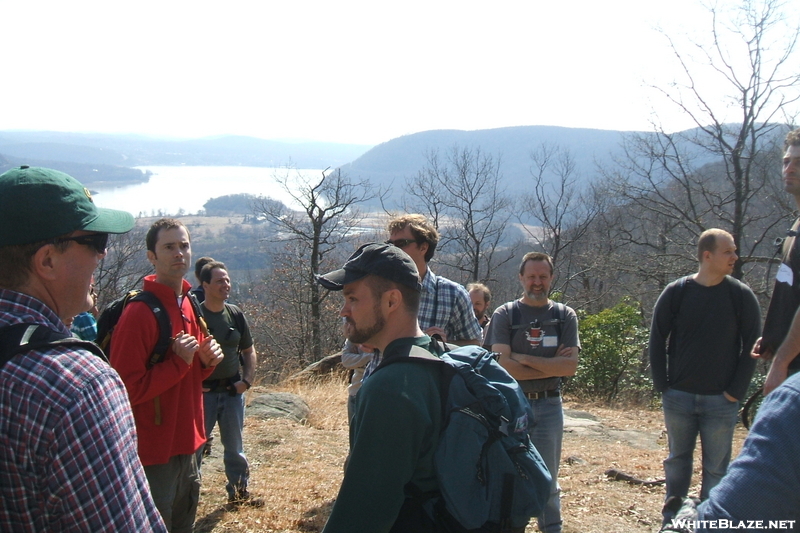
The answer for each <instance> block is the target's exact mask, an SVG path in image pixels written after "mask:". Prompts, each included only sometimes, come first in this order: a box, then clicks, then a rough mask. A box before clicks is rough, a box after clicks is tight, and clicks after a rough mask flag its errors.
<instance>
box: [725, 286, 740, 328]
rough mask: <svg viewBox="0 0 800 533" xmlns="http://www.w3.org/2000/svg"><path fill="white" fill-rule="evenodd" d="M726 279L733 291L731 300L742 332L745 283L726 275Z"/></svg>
mask: <svg viewBox="0 0 800 533" xmlns="http://www.w3.org/2000/svg"><path fill="white" fill-rule="evenodd" d="M726 278H730V279H726V281H727V282H728V288H729V289H730V293H731V300H733V311H734V313H736V325H737V327H738V329H739V331H740V332H741V330H742V312H743V310H744V287H743V285H744V283H742V282H741V281H740V280H738V279H736V278H734V277H731V276H726Z"/></svg>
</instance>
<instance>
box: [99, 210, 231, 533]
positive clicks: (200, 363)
mask: <svg viewBox="0 0 800 533" xmlns="http://www.w3.org/2000/svg"><path fill="white" fill-rule="evenodd" d="M146 244H147V259H148V260H149V261H150V263H151V264H152V265H153V266H154V267H155V271H156V273H155V274H154V275H150V276H146V277H145V278H144V290H145V291H149V292H151V293H152V294H154V295H155V296H156V297H157V298H158V299H159V301H160V302H161V305H162V306H163V309H164V310H165V311H166V312H167V314H168V316H169V320H170V323H171V327H172V331H171V337H172V338H173V340H172V343H171V345H170V348H169V350H167V353H166V354H165V356H164V359H163V360H161V361H160V362H156V363H155V364H153V363H151V356H152V354H153V350H154V349H155V346H156V343H157V342H158V339H159V333H160V332H159V324H158V321H157V320H156V317H155V315H154V313H153V311H152V310H151V309H150V307H149V306H148V305H147V304H146V303H145V302H140V301H132V302H130V303H129V304H128V305H127V306H125V309H124V310H123V312H122V316H121V317H120V319H119V322H118V323H117V327H116V329H115V331H114V335H113V337H112V338H111V364H112V366H114V368H116V369H117V372H119V375H120V377H121V378H122V381H123V382H125V386H126V388H127V389H128V395H129V396H130V399H131V404H132V405H133V415H134V417H135V419H136V428H137V429H138V431H139V457H141V459H142V464H144V469H145V473H146V474H147V480H148V481H149V482H150V488H151V490H152V492H153V499H154V500H155V502H156V506H157V507H158V510H159V511H160V512H161V516H162V517H163V518H164V522H166V524H167V527H168V528H169V529H170V531H172V532H175V533H178V532H185V533H189V532H191V531H192V530H193V529H194V520H195V515H196V513H197V503H198V500H199V497H200V478H199V474H198V470H197V460H196V457H195V453H196V452H197V450H198V448H200V447H201V446H203V445H204V444H205V441H206V434H205V429H204V428H205V420H204V417H203V392H202V383H203V380H204V379H206V378H208V376H210V375H211V373H212V372H213V371H214V368H213V367H214V366H216V365H218V364H219V363H220V362H222V360H223V354H222V349H221V348H220V346H219V344H217V342H216V340H214V338H213V337H211V336H209V335H208V334H207V332H205V331H203V327H204V326H203V322H202V317H201V316H198V315H197V313H196V312H195V309H194V304H193V303H192V302H191V300H190V299H191V298H192V297H191V296H190V295H189V291H190V290H191V288H192V286H191V284H190V283H189V282H188V281H186V280H185V279H184V276H185V275H186V272H187V271H188V270H189V267H190V264H191V260H192V248H191V244H190V240H189V231H188V230H187V229H186V226H184V225H183V223H182V222H180V221H179V220H175V219H170V218H162V219H160V220H157V221H156V222H155V223H153V225H152V226H151V227H150V230H149V231H148V232H147V237H146Z"/></svg>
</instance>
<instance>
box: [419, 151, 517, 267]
mask: <svg viewBox="0 0 800 533" xmlns="http://www.w3.org/2000/svg"><path fill="white" fill-rule="evenodd" d="M426 159H427V164H426V166H425V168H423V169H422V170H420V171H419V172H418V174H417V176H416V177H415V178H413V179H411V180H408V183H407V190H408V193H409V195H410V196H412V197H413V199H412V200H411V201H407V202H406V207H405V208H406V211H419V212H422V213H424V214H426V215H427V216H428V217H429V218H430V220H431V222H432V224H433V225H434V226H435V227H436V228H437V229H438V230H439V233H440V234H441V240H440V243H439V248H438V250H440V251H439V253H438V254H437V257H438V259H439V261H440V262H441V263H442V264H444V265H446V266H449V267H451V268H454V269H456V270H458V271H459V272H460V273H461V274H462V281H463V280H464V278H466V280H468V281H482V282H486V281H490V280H493V279H494V277H493V276H494V275H495V271H496V269H497V268H498V267H499V266H501V265H503V264H504V263H506V262H508V261H510V260H511V259H513V257H514V255H515V253H516V249H515V247H513V246H511V247H509V246H508V244H507V243H504V238H505V237H507V235H506V229H507V227H508V223H509V220H510V219H511V216H512V214H513V211H514V210H513V207H512V202H511V199H510V198H509V197H508V196H507V195H506V193H505V190H504V189H503V188H502V186H501V185H500V181H501V175H500V157H497V158H496V159H495V158H494V157H492V156H491V155H488V154H485V153H483V152H482V151H481V149H480V148H459V147H458V146H453V147H452V148H451V149H450V150H449V151H448V152H447V153H446V154H445V156H444V158H441V157H440V155H439V152H438V151H437V150H434V151H431V152H428V153H427V154H426Z"/></svg>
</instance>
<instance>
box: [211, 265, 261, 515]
mask: <svg viewBox="0 0 800 533" xmlns="http://www.w3.org/2000/svg"><path fill="white" fill-rule="evenodd" d="M200 282H201V285H202V287H203V290H204V292H205V297H206V298H205V301H203V303H202V304H200V305H201V307H202V309H203V317H204V318H205V320H206V323H207V324H208V331H209V333H211V334H212V335H213V336H214V338H215V339H216V340H217V342H218V343H219V345H220V346H221V347H222V352H223V353H224V354H225V358H224V359H223V360H222V362H221V363H220V364H219V365H217V367H216V368H215V369H214V373H213V374H211V375H210V376H209V377H208V378H207V379H206V380H205V381H203V408H204V413H205V429H206V436H208V435H211V431H212V430H213V429H214V426H215V425H216V424H219V436H220V440H221V441H222V446H223V448H224V450H225V452H224V455H223V462H224V464H225V476H226V477H227V478H228V483H227V485H226V486H225V488H226V490H227V491H228V504H229V506H230V507H232V508H235V507H236V506H238V505H241V504H248V505H254V506H260V505H263V501H262V500H259V499H254V498H251V497H250V493H249V492H248V490H247V484H248V481H249V478H250V468H249V465H248V463H247V457H245V454H244V446H243V441H242V431H243V427H244V393H245V391H247V389H249V388H250V386H251V385H252V383H253V378H254V376H255V369H256V350H255V347H254V346H253V338H252V336H251V335H250V328H249V326H248V325H247V320H246V319H245V316H244V314H243V313H242V310H241V309H239V308H238V307H237V306H235V305H231V304H229V303H227V302H226V300H227V299H228V297H229V296H230V293H231V279H230V277H229V276H228V271H227V269H226V268H225V265H224V264H223V263H220V262H219V261H211V262H210V263H206V265H205V266H203V269H202V270H201V271H200ZM202 457H203V447H202V446H201V447H200V450H199V451H198V453H197V461H198V464H200V461H201V459H202Z"/></svg>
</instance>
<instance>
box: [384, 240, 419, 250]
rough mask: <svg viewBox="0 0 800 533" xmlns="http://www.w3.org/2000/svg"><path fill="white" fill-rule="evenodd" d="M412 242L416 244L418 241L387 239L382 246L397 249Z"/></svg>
mask: <svg viewBox="0 0 800 533" xmlns="http://www.w3.org/2000/svg"><path fill="white" fill-rule="evenodd" d="M412 242H418V241H417V240H416V239H396V240H394V241H393V240H391V239H389V240H388V241H386V242H385V243H384V244H392V245H394V246H397V247H398V248H405V247H406V246H408V245H409V244H411V243H412Z"/></svg>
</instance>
